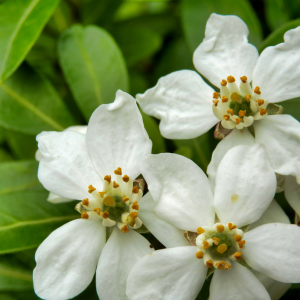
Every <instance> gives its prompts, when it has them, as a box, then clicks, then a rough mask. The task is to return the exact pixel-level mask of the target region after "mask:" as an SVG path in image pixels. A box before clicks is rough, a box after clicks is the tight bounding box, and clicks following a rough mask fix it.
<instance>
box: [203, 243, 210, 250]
mask: <svg viewBox="0 0 300 300" xmlns="http://www.w3.org/2000/svg"><path fill="white" fill-rule="evenodd" d="M209 247H210V244H209V242H208V241H204V242H203V247H202V249H204V250H205V249H208V248H209Z"/></svg>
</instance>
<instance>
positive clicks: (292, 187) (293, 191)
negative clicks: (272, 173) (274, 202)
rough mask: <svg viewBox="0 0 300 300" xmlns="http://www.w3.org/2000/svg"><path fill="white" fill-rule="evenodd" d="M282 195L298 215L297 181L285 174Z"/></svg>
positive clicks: (299, 198)
mask: <svg viewBox="0 0 300 300" xmlns="http://www.w3.org/2000/svg"><path fill="white" fill-rule="evenodd" d="M284 195H285V198H286V200H287V201H288V203H289V204H290V206H291V207H292V208H293V209H294V210H295V212H296V213H297V214H298V215H299V216H300V185H299V184H298V183H297V181H296V179H295V177H293V176H286V178H285V183H284Z"/></svg>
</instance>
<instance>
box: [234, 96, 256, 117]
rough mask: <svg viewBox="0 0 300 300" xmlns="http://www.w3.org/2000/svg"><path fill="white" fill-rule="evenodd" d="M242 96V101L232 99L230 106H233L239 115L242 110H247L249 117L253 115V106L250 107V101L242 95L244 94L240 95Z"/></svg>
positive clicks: (235, 112)
mask: <svg viewBox="0 0 300 300" xmlns="http://www.w3.org/2000/svg"><path fill="white" fill-rule="evenodd" d="M240 97H241V101H240V102H237V101H233V100H232V101H230V104H229V108H232V109H233V113H234V114H235V115H237V116H238V115H239V111H240V110H245V111H246V116H247V117H248V116H251V115H252V111H251V108H250V102H248V101H247V100H246V99H245V98H244V97H242V96H240Z"/></svg>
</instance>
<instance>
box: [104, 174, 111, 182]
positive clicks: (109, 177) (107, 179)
mask: <svg viewBox="0 0 300 300" xmlns="http://www.w3.org/2000/svg"><path fill="white" fill-rule="evenodd" d="M104 180H106V181H107V182H108V183H110V182H111V176H110V175H105V176H104Z"/></svg>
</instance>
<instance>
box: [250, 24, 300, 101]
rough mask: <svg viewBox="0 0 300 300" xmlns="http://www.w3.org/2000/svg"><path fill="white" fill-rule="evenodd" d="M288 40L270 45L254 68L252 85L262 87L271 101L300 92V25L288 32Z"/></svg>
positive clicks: (289, 97) (294, 96) (280, 99)
mask: <svg viewBox="0 0 300 300" xmlns="http://www.w3.org/2000/svg"><path fill="white" fill-rule="evenodd" d="M284 41H285V42H284V43H281V44H278V45H277V46H274V47H267V48H266V49H265V50H264V51H263V52H262V53H261V55H260V57H259V59H258V62H257V65H256V67H255V69H254V72H253V84H252V86H253V87H255V86H259V87H260V88H261V92H262V94H261V96H262V97H263V99H266V100H268V101H269V102H280V101H284V100H288V99H292V98H296V97H299V96H300V81H299V77H300V69H299V68H297V67H296V68H295V66H298V65H299V64H300V55H299V51H300V27H297V28H296V29H292V30H289V31H287V32H286V33H285V35H284Z"/></svg>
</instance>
